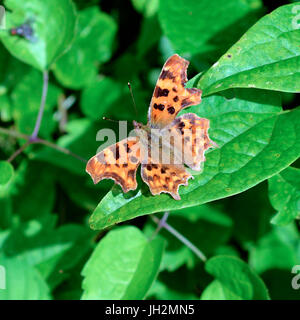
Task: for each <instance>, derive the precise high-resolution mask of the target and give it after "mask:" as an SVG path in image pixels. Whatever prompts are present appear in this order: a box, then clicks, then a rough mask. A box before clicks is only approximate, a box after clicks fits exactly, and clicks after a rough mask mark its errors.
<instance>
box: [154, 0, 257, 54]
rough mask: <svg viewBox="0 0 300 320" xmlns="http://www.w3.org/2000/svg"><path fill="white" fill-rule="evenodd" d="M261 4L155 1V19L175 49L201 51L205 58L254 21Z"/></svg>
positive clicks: (225, 0) (234, 0)
mask: <svg viewBox="0 0 300 320" xmlns="http://www.w3.org/2000/svg"><path fill="white" fill-rule="evenodd" d="M261 6H262V5H261V1H256V0H255V1H243V0H218V1H215V0H201V1H198V0H189V1H186V0H177V1H176V5H175V4H174V1H172V0H164V1H160V4H159V20H160V24H161V27H162V29H163V31H164V34H165V35H166V36H167V37H168V38H169V39H170V41H171V43H172V45H173V47H174V49H175V51H176V52H177V53H179V54H188V55H194V54H200V53H201V54H203V56H204V55H206V57H204V59H208V57H209V56H210V55H211V54H212V52H214V51H217V52H220V47H221V48H222V49H223V51H221V52H224V50H226V49H227V48H228V47H229V46H230V45H232V44H233V43H234V41H235V40H238V38H239V37H240V36H241V35H242V33H243V32H244V31H246V30H247V28H248V27H249V26H250V25H252V24H253V23H254V22H255V21H256V19H257V15H258V14H257V10H259V9H261ZM179 26H180V27H179ZM217 56H218V55H217Z"/></svg>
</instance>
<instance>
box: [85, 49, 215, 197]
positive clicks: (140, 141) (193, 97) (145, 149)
mask: <svg viewBox="0 0 300 320" xmlns="http://www.w3.org/2000/svg"><path fill="white" fill-rule="evenodd" d="M188 64H189V62H188V61H187V60H185V59H183V58H181V57H180V56H178V55H177V54H175V55H173V56H171V57H170V58H169V59H168V60H167V62H166V63H165V65H164V66H163V68H162V72H161V74H160V76H159V79H158V81H157V84H156V86H155V89H154V93H153V97H152V100H151V103H150V108H149V112H148V123H147V125H143V124H141V123H138V122H136V121H134V122H133V125H134V129H135V133H136V136H135V137H129V138H127V139H123V140H121V141H120V142H118V143H116V144H115V145H112V146H110V147H108V148H106V149H104V150H103V151H101V152H100V153H98V154H97V155H96V156H94V157H92V158H91V159H90V160H89V162H88V164H87V168H86V171H87V172H88V173H89V174H90V175H91V177H92V178H93V180H94V183H97V182H99V181H100V180H102V179H107V178H110V179H113V180H114V181H115V182H116V183H118V184H119V185H120V186H121V187H122V189H123V191H124V192H128V191H129V190H135V189H136V187H137V183H136V171H137V168H138V167H139V165H141V177H142V180H143V181H144V182H145V183H147V184H148V186H149V188H150V191H151V193H152V194H153V195H158V194H160V193H162V192H163V193H169V194H170V195H171V196H172V197H173V198H174V199H176V200H180V196H179V193H178V189H179V186H180V185H187V184H188V180H189V179H190V178H193V177H192V175H191V174H190V173H189V172H188V171H186V168H185V166H184V165H187V166H189V167H190V168H191V169H193V170H198V171H199V170H201V164H202V163H203V162H204V161H205V157H204V152H205V151H206V150H207V149H208V148H210V147H212V146H214V145H215V144H214V143H213V142H212V141H211V140H210V139H209V137H208V129H209V120H207V119H204V118H200V117H198V116H197V115H196V114H193V113H186V114H184V115H182V116H180V117H176V116H177V114H178V113H179V112H180V111H181V110H182V109H184V108H186V107H188V106H191V105H196V104H199V103H200V101H201V93H202V92H201V90H199V89H196V88H193V89H187V88H185V83H186V81H187V78H186V70H187V67H188Z"/></svg>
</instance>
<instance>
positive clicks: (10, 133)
mask: <svg viewBox="0 0 300 320" xmlns="http://www.w3.org/2000/svg"><path fill="white" fill-rule="evenodd" d="M0 133H3V134H5V135H7V136H11V137H15V138H22V139H25V140H28V139H29V136H27V135H26V134H23V133H20V132H18V131H15V130H9V129H5V128H0Z"/></svg>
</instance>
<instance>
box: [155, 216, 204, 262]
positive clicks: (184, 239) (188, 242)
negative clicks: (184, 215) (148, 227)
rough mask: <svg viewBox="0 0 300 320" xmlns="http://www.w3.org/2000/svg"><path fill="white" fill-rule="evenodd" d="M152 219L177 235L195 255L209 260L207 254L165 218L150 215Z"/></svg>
mask: <svg viewBox="0 0 300 320" xmlns="http://www.w3.org/2000/svg"><path fill="white" fill-rule="evenodd" d="M150 217H151V219H152V220H153V221H154V222H155V223H157V224H158V225H159V226H161V228H165V229H166V230H168V231H169V232H170V233H171V234H172V235H173V236H174V237H176V238H177V239H178V240H179V241H181V242H182V243H183V244H185V245H186V246H187V247H188V248H189V249H190V250H191V251H193V252H194V253H195V255H196V256H197V257H198V258H199V259H200V260H202V261H203V262H205V261H206V260H207V258H206V256H205V255H204V254H203V253H202V252H201V251H200V250H199V249H198V248H197V247H196V246H195V245H194V244H193V243H192V242H190V241H189V240H188V239H187V238H185V237H184V236H183V235H182V234H181V233H179V232H178V231H177V230H176V229H174V228H173V227H172V226H170V225H169V224H168V223H167V222H166V221H163V218H162V219H161V220H159V219H158V218H157V217H155V216H153V215H152V216H150Z"/></svg>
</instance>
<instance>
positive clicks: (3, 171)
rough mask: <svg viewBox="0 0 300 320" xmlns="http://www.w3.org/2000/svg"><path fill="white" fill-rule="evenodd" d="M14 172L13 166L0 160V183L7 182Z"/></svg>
mask: <svg viewBox="0 0 300 320" xmlns="http://www.w3.org/2000/svg"><path fill="white" fill-rule="evenodd" d="M13 174H14V168H13V166H12V165H11V164H10V163H9V162H7V161H0V185H5V184H7V183H8V182H9V181H10V179H11V178H12V176H13Z"/></svg>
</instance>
